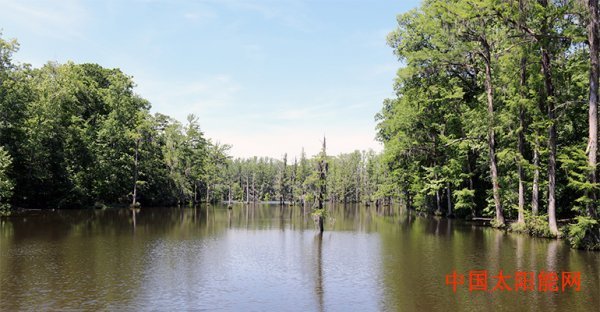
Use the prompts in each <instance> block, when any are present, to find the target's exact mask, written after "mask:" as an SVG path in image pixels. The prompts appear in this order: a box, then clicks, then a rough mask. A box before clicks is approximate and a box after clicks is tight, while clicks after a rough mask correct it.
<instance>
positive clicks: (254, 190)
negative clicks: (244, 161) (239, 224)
mask: <svg viewBox="0 0 600 312" xmlns="http://www.w3.org/2000/svg"><path fill="white" fill-rule="evenodd" d="M254 176H255V173H252V202H253V203H254V202H256V188H255V187H254V186H255V184H254Z"/></svg>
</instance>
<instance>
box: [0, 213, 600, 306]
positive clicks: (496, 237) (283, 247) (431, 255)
mask: <svg viewBox="0 0 600 312" xmlns="http://www.w3.org/2000/svg"><path fill="white" fill-rule="evenodd" d="M476 270H478V271H479V270H485V271H486V272H487V274H488V278H487V279H486V280H487V283H488V284H487V287H488V290H487V291H476V290H473V291H470V290H469V272H470V271H476ZM501 270H502V272H503V275H509V276H510V278H508V279H506V282H507V285H508V286H509V287H510V288H513V290H512V291H508V290H506V289H505V290H498V289H497V290H495V291H491V289H492V288H493V287H494V286H496V284H497V282H498V279H496V278H492V276H497V275H499V273H500V271H501ZM453 272H456V274H457V276H459V275H461V274H462V275H464V280H463V282H464V284H457V285H456V292H454V290H453V285H451V284H450V285H446V277H447V276H449V277H451V276H452V275H451V274H452V273H453ZM515 272H534V274H535V288H534V290H528V291H524V290H522V289H521V290H519V291H514V288H515V282H516V280H515ZM542 272H556V273H557V276H558V281H557V287H558V291H556V292H553V291H546V292H544V291H540V290H538V274H539V273H542ZM561 272H580V290H579V291H576V290H575V288H574V287H566V289H565V290H564V291H562V287H561V286H562V282H563V281H562V275H561ZM458 280H460V279H458ZM450 281H452V279H451V278H450ZM599 306H600V253H598V252H586V251H579V250H572V249H570V248H569V246H568V245H567V244H566V243H565V242H563V241H557V240H547V239H535V238H531V237H529V236H527V235H519V234H512V233H504V232H502V231H498V230H494V229H491V228H487V227H482V226H478V225H477V224H472V223H468V222H465V221H460V220H449V219H443V218H434V217H419V216H416V215H415V213H414V212H407V211H404V210H402V209H399V208H386V209H380V210H377V209H375V207H364V206H357V205H348V206H346V207H344V206H341V205H338V206H335V207H329V217H328V219H327V221H326V223H325V233H324V234H323V235H322V236H320V235H319V234H318V232H317V231H316V229H315V225H314V222H313V220H312V218H311V217H310V215H308V214H305V213H304V212H303V211H302V209H301V208H300V207H283V208H281V207H279V206H278V205H268V204H262V205H256V206H244V205H241V204H240V205H234V206H233V209H231V210H230V209H227V208H226V207H225V206H210V207H208V208H207V207H202V208H197V209H192V208H184V209H183V208H142V209H141V210H139V211H138V212H135V214H134V212H133V211H132V210H129V209H120V210H119V209H107V210H60V211H26V212H21V213H18V214H15V215H13V216H10V217H2V218H1V219H0V310H2V311H16V310H34V311H40V310H61V311H65V310H115V311H125V310H127V311H130V310H157V311H173V310H208V311H442V310H443V311H481V310H490V309H493V310H497V311H502V310H506V311H546V312H550V311H567V310H569V311H598V307H599Z"/></svg>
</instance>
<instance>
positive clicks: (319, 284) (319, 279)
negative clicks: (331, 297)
mask: <svg viewBox="0 0 600 312" xmlns="http://www.w3.org/2000/svg"><path fill="white" fill-rule="evenodd" d="M315 245H316V246H317V265H316V269H317V270H316V271H317V272H316V278H315V294H316V295H317V301H318V303H319V311H324V304H323V294H324V292H325V291H324V289H323V251H322V250H323V233H318V234H316V235H315Z"/></svg>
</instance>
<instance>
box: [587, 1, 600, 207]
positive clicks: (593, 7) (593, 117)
mask: <svg viewBox="0 0 600 312" xmlns="http://www.w3.org/2000/svg"><path fill="white" fill-rule="evenodd" d="M588 7H589V10H590V12H589V13H590V22H589V25H588V41H589V43H590V99H589V100H590V101H589V122H588V123H589V137H588V146H587V153H588V165H589V167H590V173H589V181H590V183H591V184H592V185H595V184H596V182H597V178H596V164H597V162H596V161H597V159H596V157H597V155H598V74H599V73H598V71H599V68H598V49H599V45H598V43H599V41H598V0H589V1H588ZM588 197H589V199H590V203H588V204H587V211H588V215H589V216H591V217H593V218H596V205H597V204H598V194H597V192H596V191H595V190H590V191H588Z"/></svg>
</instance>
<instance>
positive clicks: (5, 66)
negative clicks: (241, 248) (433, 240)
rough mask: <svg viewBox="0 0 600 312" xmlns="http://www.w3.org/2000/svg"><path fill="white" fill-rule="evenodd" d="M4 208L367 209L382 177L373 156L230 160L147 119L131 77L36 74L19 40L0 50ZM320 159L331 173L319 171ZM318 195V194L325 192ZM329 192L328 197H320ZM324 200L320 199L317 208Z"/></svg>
mask: <svg viewBox="0 0 600 312" xmlns="http://www.w3.org/2000/svg"><path fill="white" fill-rule="evenodd" d="M0 44H1V45H0V53H1V54H0V55H1V59H0V60H1V63H0V65H1V66H0V70H1V74H0V79H1V80H0V81H1V85H0V196H1V197H0V199H1V201H0V203H1V205H2V206H1V208H2V211H4V213H7V212H9V211H10V210H11V208H38V209H39V208H42V209H43V208H46V209H55V208H58V209H61V208H83V207H96V208H103V207H110V206H123V207H126V206H129V205H134V206H137V205H142V206H186V205H196V204H198V203H201V202H206V203H214V202H220V201H229V202H232V201H239V202H258V201H278V202H281V203H282V204H283V203H286V204H290V203H302V204H303V205H304V204H306V205H307V206H310V207H313V206H317V205H318V198H317V197H319V196H320V195H319V192H321V185H322V184H324V183H325V182H322V181H324V179H325V178H326V177H329V178H328V179H327V182H326V183H327V186H328V187H329V192H328V194H329V196H330V198H331V199H332V200H339V201H342V202H349V201H363V200H364V201H367V202H371V201H373V200H374V198H375V197H377V196H379V195H378V194H379V193H378V192H379V187H378V185H379V181H380V180H382V179H384V178H385V176H386V173H385V172H386V171H385V170H384V169H385V168H383V167H382V163H381V162H380V156H379V155H377V154H375V153H374V152H373V151H368V152H366V151H363V152H359V151H355V152H353V153H350V154H342V155H339V156H336V157H328V156H327V155H326V142H325V140H326V139H325V138H323V151H322V153H319V154H318V155H315V156H314V157H310V158H308V157H307V156H306V154H305V153H304V151H303V150H302V153H301V157H300V159H294V160H293V161H292V160H288V159H287V155H283V159H282V160H278V159H272V158H266V157H260V158H259V157H252V158H248V159H240V158H237V159H232V157H231V156H230V155H229V153H228V151H229V149H230V146H229V145H227V144H220V143H218V142H213V141H212V140H210V139H209V138H206V137H205V135H204V134H203V132H202V131H201V129H200V125H199V123H198V118H197V117H196V116H194V115H189V116H188V118H187V120H186V122H185V123H181V122H179V121H177V120H175V119H173V118H171V117H169V116H166V115H163V114H160V113H156V114H151V113H150V103H149V102H148V101H147V100H145V99H144V98H142V97H141V96H140V95H138V94H136V93H135V92H134V87H135V85H134V82H133V80H132V78H131V77H129V76H127V75H126V74H124V73H122V72H121V71H120V70H118V69H106V68H103V67H101V66H99V65H97V64H74V63H66V64H58V63H53V62H49V63H47V64H46V65H44V66H42V67H41V68H32V67H31V66H30V65H27V64H17V63H15V62H13V60H12V56H13V54H14V53H15V52H16V51H17V49H18V43H17V42H16V41H15V40H11V41H6V40H2V41H0ZM324 157H326V158H327V168H328V174H327V175H324V176H323V179H321V177H320V171H319V170H317V169H318V162H319V161H321V160H322V159H323V158H324ZM324 190H325V189H324ZM322 193H323V194H324V192H322ZM321 201H323V199H321Z"/></svg>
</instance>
